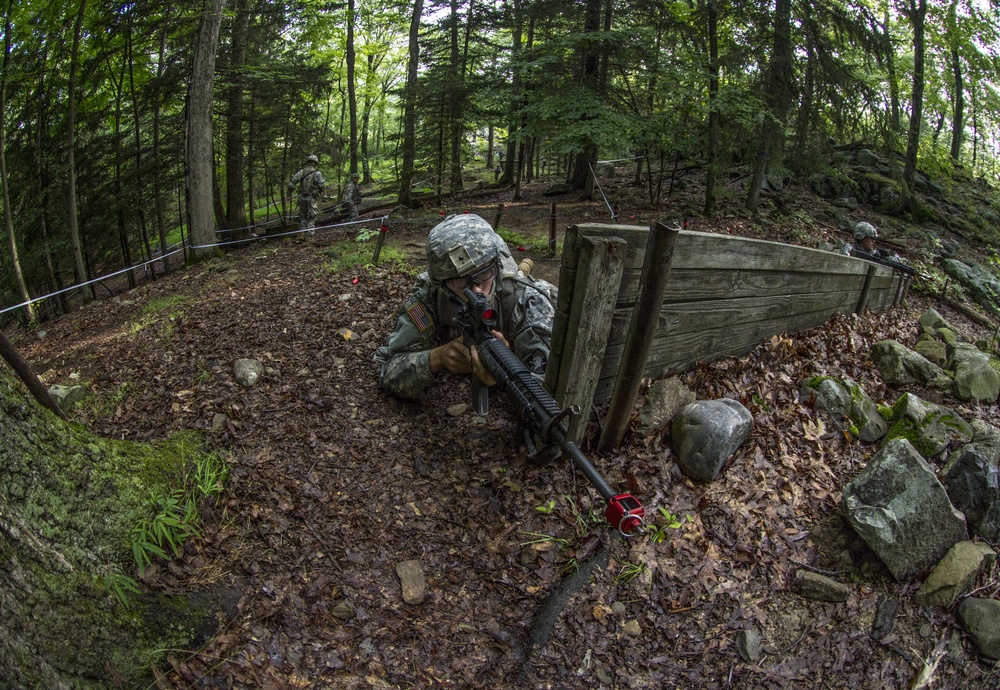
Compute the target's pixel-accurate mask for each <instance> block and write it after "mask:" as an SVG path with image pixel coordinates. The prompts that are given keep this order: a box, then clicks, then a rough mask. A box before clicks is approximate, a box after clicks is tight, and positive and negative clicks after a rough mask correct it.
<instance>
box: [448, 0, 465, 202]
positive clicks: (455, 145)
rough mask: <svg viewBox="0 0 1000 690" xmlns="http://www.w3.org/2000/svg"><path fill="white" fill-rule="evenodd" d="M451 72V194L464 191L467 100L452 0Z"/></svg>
mask: <svg viewBox="0 0 1000 690" xmlns="http://www.w3.org/2000/svg"><path fill="white" fill-rule="evenodd" d="M450 39H451V40H450V46H451V51H450V52H451V64H450V65H449V70H450V71H451V80H452V82H451V84H450V88H449V91H450V94H449V95H450V100H451V103H450V113H449V115H448V119H449V120H450V121H451V122H450V124H451V131H450V132H449V133H448V138H449V140H450V141H449V143H450V149H451V151H450V156H449V158H450V161H449V162H450V165H449V180H448V187H449V190H450V192H451V194H457V193H458V192H460V191H462V187H463V186H464V185H463V183H462V111H463V107H462V106H463V101H464V99H465V89H464V87H463V86H462V80H463V78H464V76H465V69H464V67H463V66H462V64H461V60H460V58H459V52H458V0H451V31H450Z"/></svg>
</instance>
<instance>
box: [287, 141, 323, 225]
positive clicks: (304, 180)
mask: <svg viewBox="0 0 1000 690" xmlns="http://www.w3.org/2000/svg"><path fill="white" fill-rule="evenodd" d="M318 165H319V158H317V157H316V156H309V157H308V158H306V166H305V167H304V168H302V170H299V171H298V172H297V173H295V174H294V175H292V180H291V182H289V183H288V188H289V189H296V188H298V193H299V229H300V230H308V231H309V234H310V235H314V234H316V230H315V229H314V228H315V227H316V215H317V214H318V213H319V208H318V207H317V205H316V200H317V199H319V197H320V196H321V195H322V194H323V189H324V188H325V187H326V180H324V179H323V173H321V172H320V171H319V170H318V169H317V167H316V166H318Z"/></svg>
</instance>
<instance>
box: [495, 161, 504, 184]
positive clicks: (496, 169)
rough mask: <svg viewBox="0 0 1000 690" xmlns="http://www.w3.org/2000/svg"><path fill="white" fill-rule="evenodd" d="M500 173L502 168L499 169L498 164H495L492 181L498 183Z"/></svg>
mask: <svg viewBox="0 0 1000 690" xmlns="http://www.w3.org/2000/svg"><path fill="white" fill-rule="evenodd" d="M502 172H503V168H501V167H500V164H499V163H497V167H495V168H493V181H494V182H499V181H500V173H502Z"/></svg>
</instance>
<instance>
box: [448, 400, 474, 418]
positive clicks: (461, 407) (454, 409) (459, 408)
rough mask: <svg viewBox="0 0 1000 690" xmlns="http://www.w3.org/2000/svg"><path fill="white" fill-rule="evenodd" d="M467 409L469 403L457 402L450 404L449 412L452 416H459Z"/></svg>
mask: <svg viewBox="0 0 1000 690" xmlns="http://www.w3.org/2000/svg"><path fill="white" fill-rule="evenodd" d="M467 409H469V405H468V404H467V403H456V404H454V405H449V406H448V414H450V415H451V416H452V417H458V416H460V415H461V414H462V413H463V412H465V411H466V410H467Z"/></svg>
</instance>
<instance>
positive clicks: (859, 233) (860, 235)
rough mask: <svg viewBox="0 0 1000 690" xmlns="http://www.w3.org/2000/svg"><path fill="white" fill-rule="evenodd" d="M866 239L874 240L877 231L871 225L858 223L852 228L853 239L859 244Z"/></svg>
mask: <svg viewBox="0 0 1000 690" xmlns="http://www.w3.org/2000/svg"><path fill="white" fill-rule="evenodd" d="M866 237H871V238H872V239H875V238H877V237H878V230H876V229H875V226H874V225H872V224H871V223H858V224H857V225H855V226H854V239H856V240H858V241H859V242H860V241H861V240H863V239H864V238H866Z"/></svg>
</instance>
